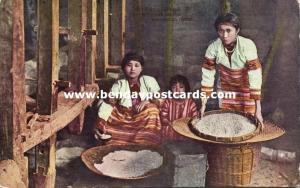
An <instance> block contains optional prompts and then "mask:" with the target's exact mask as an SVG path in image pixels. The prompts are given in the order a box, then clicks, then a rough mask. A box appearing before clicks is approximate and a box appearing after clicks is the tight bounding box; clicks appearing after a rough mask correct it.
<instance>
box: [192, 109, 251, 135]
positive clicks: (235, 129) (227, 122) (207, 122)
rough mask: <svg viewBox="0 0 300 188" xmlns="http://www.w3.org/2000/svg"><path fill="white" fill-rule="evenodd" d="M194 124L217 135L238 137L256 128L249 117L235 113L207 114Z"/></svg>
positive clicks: (207, 132)
mask: <svg viewBox="0 0 300 188" xmlns="http://www.w3.org/2000/svg"><path fill="white" fill-rule="evenodd" d="M193 126H194V128H195V129H196V130H198V131H199V132H201V133H204V134H206V135H211V136H215V137H237V136H242V135H245V134H248V133H251V132H253V131H254V130H255V129H256V126H255V124H253V123H252V122H251V121H250V120H249V119H248V118H246V117H244V116H242V115H238V114H233V113H223V114H211V115H207V116H204V117H203V118H202V119H200V120H199V121H198V122H196V123H195V124H194V125H193Z"/></svg>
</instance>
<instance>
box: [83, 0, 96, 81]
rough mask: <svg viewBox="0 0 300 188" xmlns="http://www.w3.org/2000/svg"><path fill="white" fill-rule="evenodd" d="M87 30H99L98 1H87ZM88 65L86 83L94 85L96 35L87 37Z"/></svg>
mask: <svg viewBox="0 0 300 188" xmlns="http://www.w3.org/2000/svg"><path fill="white" fill-rule="evenodd" d="M87 29H89V30H96V29H97V1H96V0H89V1H87ZM86 41H87V61H86V62H87V63H86V73H85V75H86V77H85V81H86V82H85V83H86V84H92V83H94V82H95V77H96V74H95V65H96V35H87V40H86Z"/></svg>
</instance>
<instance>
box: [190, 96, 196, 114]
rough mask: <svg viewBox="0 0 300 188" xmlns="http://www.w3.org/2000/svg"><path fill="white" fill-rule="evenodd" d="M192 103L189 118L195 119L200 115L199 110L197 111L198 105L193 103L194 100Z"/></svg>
mask: <svg viewBox="0 0 300 188" xmlns="http://www.w3.org/2000/svg"><path fill="white" fill-rule="evenodd" d="M190 100H191V101H190V103H191V106H190V114H189V117H195V116H197V115H198V110H197V105H196V103H195V102H194V101H193V99H190Z"/></svg>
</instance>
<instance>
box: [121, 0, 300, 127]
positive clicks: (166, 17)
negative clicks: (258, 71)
mask: <svg viewBox="0 0 300 188" xmlns="http://www.w3.org/2000/svg"><path fill="white" fill-rule="evenodd" d="M134 2H136V1H135V0H127V17H126V21H127V22H126V24H127V26H126V50H127V51H130V50H134V49H136V48H137V47H138V49H139V50H140V51H142V52H143V54H144V56H145V59H146V66H145V73H146V74H149V75H153V76H155V77H156V78H157V79H158V81H159V83H160V85H161V86H162V88H163V89H167V87H168V79H169V77H170V76H171V75H174V74H178V73H179V74H183V75H185V76H187V77H188V79H189V81H190V84H191V87H192V88H193V89H198V88H199V87H200V81H201V68H200V67H201V61H202V59H203V56H204V53H205V50H206V48H207V46H208V44H209V42H210V41H211V40H213V39H214V38H216V37H217V34H216V32H215V29H214V27H213V23H214V20H215V18H216V17H217V14H218V13H219V12H220V10H221V9H222V4H221V3H222V1H220V0H212V1H211V0H189V1H185V0H173V1H172V0H169V1H161V0H153V1H145V0H140V1H139V2H140V4H141V7H142V8H141V10H137V9H136V6H135V5H134ZM228 2H229V3H230V5H231V6H230V7H231V10H232V11H233V12H235V13H237V14H238V15H239V16H240V20H241V33H240V34H241V35H242V36H245V37H248V38H250V39H252V40H253V41H254V42H255V43H256V46H257V49H258V55H259V58H260V59H261V61H262V65H263V79H264V83H263V100H262V106H263V115H264V116H265V117H266V118H267V119H272V120H273V121H275V122H276V123H279V124H281V125H282V126H284V127H286V128H295V127H296V126H297V125H298V124H299V119H298V117H299V112H300V110H299V99H298V96H299V80H300V79H299V75H300V74H299V2H297V0H285V1H282V0H243V1H238V0H229V1H228ZM170 10H173V16H172V17H170V15H172V12H171V13H170ZM141 13H142V16H140V18H139V19H136V17H137V15H139V14H141ZM138 22H141V23H138ZM136 26H140V27H141V28H142V29H139V30H137V29H136V28H137V27H136ZM138 32H140V33H138ZM139 41H140V43H139Z"/></svg>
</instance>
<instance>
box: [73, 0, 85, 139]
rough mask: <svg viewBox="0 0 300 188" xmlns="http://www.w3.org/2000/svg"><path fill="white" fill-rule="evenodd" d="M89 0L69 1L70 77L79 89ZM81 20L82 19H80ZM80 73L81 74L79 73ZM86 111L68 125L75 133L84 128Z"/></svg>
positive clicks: (78, 89)
mask: <svg viewBox="0 0 300 188" xmlns="http://www.w3.org/2000/svg"><path fill="white" fill-rule="evenodd" d="M88 1H89V0H72V1H69V2H68V27H70V28H71V30H70V35H69V39H70V40H69V44H68V47H69V51H68V52H69V55H68V79H69V81H71V83H72V85H75V86H76V89H77V91H80V90H81V86H80V83H79V82H80V80H79V77H80V74H81V73H80V66H81V65H80V63H81V58H82V57H81V55H82V52H81V51H82V49H81V39H82V38H81V37H82V34H83V31H84V30H85V29H86V28H87V5H88ZM78 20H80V21H78ZM79 73H80V74H79ZM83 123H84V112H82V113H81V114H80V115H79V116H78V117H77V118H75V119H74V120H73V121H72V122H71V123H70V124H69V126H68V128H69V131H70V132H71V133H73V134H80V133H81V131H82V129H83Z"/></svg>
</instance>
